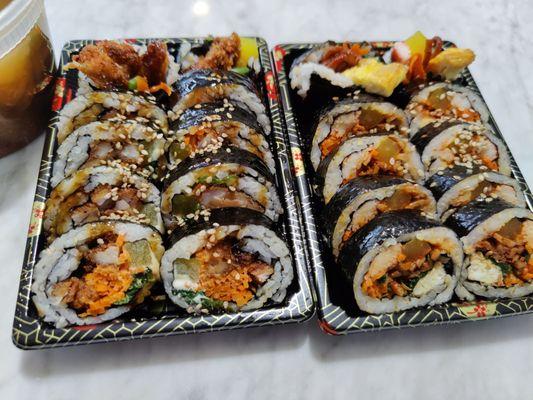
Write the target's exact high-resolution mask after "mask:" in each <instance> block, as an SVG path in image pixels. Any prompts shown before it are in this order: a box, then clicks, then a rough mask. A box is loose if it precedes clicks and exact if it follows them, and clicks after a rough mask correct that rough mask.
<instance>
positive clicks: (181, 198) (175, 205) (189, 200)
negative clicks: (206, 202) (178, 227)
mask: <svg viewBox="0 0 533 400" xmlns="http://www.w3.org/2000/svg"><path fill="white" fill-rule="evenodd" d="M200 208H201V206H200V203H199V202H198V200H196V197H194V196H189V195H186V194H175V195H174V197H172V212H173V213H174V214H175V215H187V214H194V213H195V212H196V211H198V210H200Z"/></svg>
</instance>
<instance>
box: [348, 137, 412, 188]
mask: <svg viewBox="0 0 533 400" xmlns="http://www.w3.org/2000/svg"><path fill="white" fill-rule="evenodd" d="M348 159H349V158H348ZM406 160H407V154H406V153H405V149H404V145H403V144H402V143H401V142H399V141H397V140H395V139H394V138H391V137H386V138H384V139H383V140H381V141H380V142H379V144H378V145H377V146H375V147H373V148H370V149H368V150H366V151H365V152H364V154H363V157H362V160H361V162H360V164H359V165H358V166H357V167H356V168H355V169H353V170H352V171H350V173H349V174H348V176H347V177H346V178H345V179H344V180H343V183H342V184H343V185H345V184H346V183H348V182H349V181H350V180H352V179H354V178H356V177H359V176H374V175H378V174H381V175H392V176H399V177H403V176H405V175H406V173H407V169H406V167H405V162H406ZM345 164H346V162H345Z"/></svg>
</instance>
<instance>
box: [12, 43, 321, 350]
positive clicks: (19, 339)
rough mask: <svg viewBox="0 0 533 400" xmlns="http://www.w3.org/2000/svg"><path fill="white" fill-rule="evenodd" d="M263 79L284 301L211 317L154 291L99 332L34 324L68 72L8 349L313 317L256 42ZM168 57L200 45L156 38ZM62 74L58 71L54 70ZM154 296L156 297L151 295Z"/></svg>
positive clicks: (59, 93) (70, 82) (70, 50)
mask: <svg viewBox="0 0 533 400" xmlns="http://www.w3.org/2000/svg"><path fill="white" fill-rule="evenodd" d="M255 39H256V42H257V45H258V50H259V61H260V64H261V70H262V74H260V76H262V77H263V81H262V82H257V84H258V86H260V89H261V94H262V97H263V101H264V103H265V105H266V107H267V110H268V114H269V115H270V119H271V123H272V134H271V136H270V140H271V143H270V144H271V147H272V149H273V151H274V153H275V154H276V155H277V157H276V158H277V160H276V175H277V179H278V190H279V191H280V196H281V197H282V202H283V207H284V209H285V212H284V215H283V221H282V223H281V224H280V225H281V229H282V230H283V232H284V234H285V238H286V240H287V242H288V246H289V249H290V251H291V254H292V261H293V268H294V280H293V283H292V284H291V286H290V287H289V289H288V292H287V296H286V299H285V300H284V301H283V302H282V303H281V304H277V305H270V306H267V307H263V308H261V309H258V310H253V311H242V312H235V313H223V314H216V315H203V316H196V315H189V314H187V313H186V312H185V311H182V310H180V309H178V307H176V306H175V305H174V304H173V303H171V302H170V301H169V300H168V299H167V298H166V296H164V291H163V290H162V289H160V290H159V291H158V292H157V293H156V295H155V296H153V299H152V300H151V301H148V302H147V303H146V304H143V305H142V307H140V308H137V309H136V310H134V311H132V312H130V313H128V314H125V315H124V316H122V317H120V318H118V319H116V320H113V321H110V322H105V323H101V324H98V325H86V326H75V327H74V326H71V327H66V328H61V329H58V328H54V327H53V326H52V325H50V324H48V323H45V322H43V321H42V320H41V319H39V318H38V316H37V312H36V309H35V306H34V304H33V302H32V300H31V296H32V294H31V285H32V280H33V268H34V266H35V264H36V261H37V260H38V259H39V252H40V251H41V250H42V249H43V246H44V242H45V240H44V239H45V238H44V234H43V213H44V208H45V201H46V199H47V197H48V195H49V193H50V190H51V189H50V178H51V172H52V163H53V160H54V156H55V155H54V152H55V149H56V147H57V144H56V139H57V138H56V134H57V122H58V117H57V112H58V111H59V110H60V109H61V107H62V106H64V105H65V104H66V103H67V102H69V101H70V100H71V99H73V98H74V97H75V96H76V90H77V82H78V80H77V79H76V77H75V76H74V79H72V71H70V73H69V74H68V76H67V74H62V75H61V76H59V77H58V79H57V85H56V88H55V96H54V100H53V110H54V112H55V114H54V116H53V118H52V119H51V121H50V124H49V126H48V130H47V134H46V140H45V144H44V150H43V155H42V160H41V166H40V170H39V176H38V182H37V189H36V194H35V200H34V203H33V208H32V214H31V222H30V227H29V231H28V239H27V243H26V252H25V256H24V262H23V267H22V273H21V280H20V288H19V292H18V298H17V305H16V310H15V319H14V324H13V342H14V344H15V345H16V346H17V347H19V348H22V349H40V348H47V347H61V346H71V345H77V344H88V343H98V342H109V341H120V340H128V339H140V338H148V337H156V336H168V335H176V334H185V333H196V332H208V331H218V330H227V329H236V328H244V327H254V326H264V325H275V324H285V323H292V322H301V321H304V320H306V319H308V318H310V317H311V316H312V315H313V311H314V302H313V298H312V290H311V285H310V278H309V275H308V273H307V267H306V266H307V261H306V254H305V253H306V249H305V241H304V240H303V232H302V230H301V228H302V227H301V223H300V220H301V215H300V206H299V204H300V201H299V200H298V199H297V198H296V195H297V192H296V189H295V187H294V182H295V181H296V180H295V175H294V169H292V168H291V167H290V165H291V155H290V153H289V152H288V146H287V143H288V142H287V138H286V136H285V132H284V127H283V124H282V117H281V114H280V113H281V107H280V105H279V102H278V100H279V99H278V92H277V87H276V84H275V78H274V75H273V72H272V69H271V59H270V54H269V51H268V47H267V44H266V42H265V41H264V40H263V39H261V38H255ZM161 40H163V41H164V42H165V43H166V44H167V46H168V49H169V52H170V53H171V54H173V55H175V54H176V52H177V51H178V50H179V46H180V44H182V43H184V42H189V43H191V44H193V45H194V44H201V43H202V42H203V41H204V39H203V38H180V39H161ZM93 42H94V41H92V40H76V41H70V42H67V43H66V45H65V46H64V48H63V51H62V54H61V63H60V67H63V66H64V65H65V64H67V63H68V62H69V61H70V60H71V57H72V55H74V54H76V53H77V52H78V51H79V50H80V49H81V48H82V47H83V46H85V45H87V44H90V43H93ZM129 42H131V43H134V44H139V45H143V44H146V43H148V42H149V40H148V39H133V40H129ZM60 71H62V68H60ZM157 294H159V296H157Z"/></svg>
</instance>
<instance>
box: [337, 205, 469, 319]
mask: <svg viewBox="0 0 533 400" xmlns="http://www.w3.org/2000/svg"><path fill="white" fill-rule="evenodd" d="M462 263H463V251H462V249H461V242H460V241H459V239H458V238H457V236H456V234H455V233H454V232H453V231H452V230H451V229H448V228H446V227H443V226H441V225H439V224H438V223H437V222H436V221H435V220H432V219H428V218H426V217H423V216H422V215H421V214H420V213H419V212H418V211H414V210H403V211H389V212H386V213H383V214H381V215H379V216H377V217H376V218H375V219H373V220H372V221H370V222H369V223H368V224H366V225H365V226H364V227H363V228H361V229H360V230H359V231H358V232H357V233H355V234H354V235H353V236H352V237H351V238H350V239H349V241H348V243H346V245H345V246H344V247H343V248H342V250H341V252H340V255H339V265H340V267H341V269H342V271H343V273H344V275H345V277H346V278H347V279H348V282H349V283H350V285H351V286H352V287H353V291H354V295H355V300H356V302H357V305H358V306H359V308H360V309H361V310H362V311H366V312H368V313H371V314H382V313H390V312H395V311H401V310H406V309H409V308H413V307H421V306H426V305H434V304H441V303H444V302H446V301H448V300H450V298H451V297H452V294H453V290H454V288H455V285H456V283H457V279H458V277H459V272H460V269H461V265H462Z"/></svg>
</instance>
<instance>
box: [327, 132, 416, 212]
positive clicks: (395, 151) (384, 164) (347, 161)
mask: <svg viewBox="0 0 533 400" xmlns="http://www.w3.org/2000/svg"><path fill="white" fill-rule="evenodd" d="M318 173H319V175H320V178H321V184H322V185H323V186H322V195H323V197H324V201H325V202H326V204H327V203H328V202H329V201H330V200H331V198H332V197H333V195H334V194H335V193H336V192H337V191H338V190H339V189H340V188H341V187H342V186H344V185H346V184H347V183H348V182H349V181H351V180H352V179H355V178H358V177H362V176H374V175H389V176H396V177H400V178H404V179H407V180H410V181H414V182H417V183H422V182H423V181H424V178H425V176H424V166H423V164H422V162H421V161H420V156H419V155H418V153H417V152H416V149H415V147H414V146H413V145H412V144H411V143H409V141H408V140H407V139H406V138H403V137H401V136H398V135H377V136H363V137H355V138H351V139H348V140H346V141H345V142H343V143H342V144H341V145H340V146H339V147H338V148H337V149H335V150H334V151H332V152H331V153H330V154H329V155H328V157H326V158H325V159H324V160H322V162H321V163H320V165H319V168H318ZM320 178H319V179H320Z"/></svg>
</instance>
